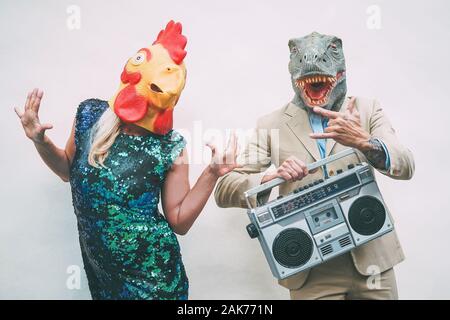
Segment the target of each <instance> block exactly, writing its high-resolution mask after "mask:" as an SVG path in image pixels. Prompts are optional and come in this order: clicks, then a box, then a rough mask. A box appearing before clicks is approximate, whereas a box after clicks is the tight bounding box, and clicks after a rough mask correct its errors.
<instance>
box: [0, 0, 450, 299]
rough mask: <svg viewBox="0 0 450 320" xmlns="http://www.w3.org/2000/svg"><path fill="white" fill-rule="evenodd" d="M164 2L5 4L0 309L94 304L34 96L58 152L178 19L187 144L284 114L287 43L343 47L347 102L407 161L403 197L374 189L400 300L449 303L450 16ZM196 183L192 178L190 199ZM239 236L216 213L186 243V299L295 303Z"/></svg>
mask: <svg viewBox="0 0 450 320" xmlns="http://www.w3.org/2000/svg"><path fill="white" fill-rule="evenodd" d="M170 2H171V3H172V4H169V1H131V0H130V1H81V0H74V1H65V0H64V1H44V0H42V1H5V0H1V1H0V70H1V71H0V74H1V77H0V92H1V97H2V99H1V108H0V123H1V125H0V147H1V148H0V150H1V166H0V168H1V169H0V170H1V171H0V172H1V175H0V177H1V184H0V197H1V207H0V208H1V209H0V212H1V216H0V298H3V299H10V298H19V299H23V298H32V299H34V298H45V299H47V298H49V299H56V298H62V299H85V298H89V297H90V296H89V291H88V289H87V283H86V280H85V278H83V279H82V283H81V289H79V290H69V289H67V287H66V279H67V276H68V274H67V273H66V269H67V267H68V266H69V265H80V266H81V265H82V264H81V257H80V252H79V246H78V242H77V241H78V240H77V230H76V221H75V217H74V214H73V209H72V205H71V196H70V188H69V185H68V184H64V183H63V182H62V181H60V180H59V178H57V177H55V176H54V175H53V174H52V173H51V172H50V171H49V170H48V169H47V168H46V167H45V165H44V164H43V163H42V162H41V161H40V159H39V157H38V155H37V153H36V152H35V150H34V148H33V145H32V144H31V142H29V141H27V140H26V138H25V137H24V135H23V132H22V128H21V126H20V123H19V122H18V119H16V116H15V114H14V112H13V109H12V108H13V106H17V105H19V106H21V105H22V104H23V102H24V99H25V95H26V93H27V90H29V89H31V88H33V87H35V86H39V87H41V88H43V89H44V90H45V98H44V100H43V103H42V107H41V109H42V112H41V118H42V120H43V121H45V122H51V123H53V124H54V129H53V130H51V131H49V136H50V137H51V138H52V139H53V140H54V141H55V143H57V144H58V145H60V146H63V144H64V143H65V141H66V139H67V137H68V134H69V130H70V127H71V124H72V121H73V117H74V114H75V110H76V107H77V105H78V103H79V102H80V101H82V100H84V99H86V98H90V97H98V98H105V99H108V98H109V97H110V95H111V94H112V93H113V92H114V91H115V90H116V87H117V85H118V80H119V74H120V71H121V69H122V67H123V64H124V63H125V60H126V59H127V58H128V57H129V56H130V55H132V54H133V53H134V52H135V50H137V49H138V48H140V47H142V46H144V45H147V44H148V43H149V42H151V41H153V39H154V37H155V36H156V34H157V31H159V30H160V28H161V27H163V25H164V24H165V23H166V22H167V21H168V20H169V19H171V18H173V19H176V20H180V21H182V22H183V24H184V30H185V34H186V35H187V36H188V38H189V42H188V57H187V58H186V64H187V67H188V70H189V72H188V81H187V86H186V89H185V91H184V94H183V96H182V99H181V100H180V103H179V105H178V106H177V108H176V111H175V126H176V127H177V128H185V129H186V130H192V128H193V126H194V123H195V121H199V120H201V121H202V125H203V127H204V128H205V129H208V128H209V129H220V130H221V131H224V130H225V129H227V128H246V129H248V128H252V127H253V126H254V124H255V121H256V116H259V115H262V114H265V113H268V112H270V111H271V110H273V109H275V108H279V107H281V106H282V105H283V104H284V103H286V102H287V101H289V99H290V98H291V95H292V89H291V87H290V81H289V75H288V72H287V62H288V48H287V41H288V39H289V38H290V37H295V36H300V35H304V34H306V33H309V32H311V31H313V30H316V31H319V32H322V33H332V34H336V35H338V36H340V37H341V38H342V39H343V40H344V47H345V52H346V56H347V75H348V87H349V94H353V95H361V96H366V97H376V98H377V99H379V100H380V101H381V102H382V104H383V106H384V107H385V110H386V113H387V114H388V115H389V116H390V118H391V120H392V122H393V123H394V126H395V128H396V129H397V132H398V135H399V137H400V139H401V140H402V141H403V142H404V143H405V144H406V145H408V146H409V147H410V148H411V150H412V151H413V152H414V154H415V157H416V166H417V169H416V175H415V177H414V179H413V180H412V181H406V182H404V181H394V180H389V179H387V178H385V177H380V179H379V182H380V185H381V189H382V191H383V194H384V196H385V198H386V200H387V202H388V203H389V206H390V208H391V211H392V212H393V213H394V215H395V218H396V222H397V229H398V233H399V235H400V238H401V240H402V243H403V246H404V249H405V252H406V255H407V260H406V261H405V262H403V263H402V264H401V265H399V266H398V268H397V275H398V284H399V291H400V297H401V298H404V299H406V298H413V299H420V298H424V299H431V298H438V299H441V298H447V299H448V298H450V290H449V289H450V274H449V273H448V270H449V269H450V259H449V257H448V255H447V252H448V240H447V237H446V236H447V230H448V228H449V227H450V217H449V213H450V197H449V191H448V187H447V182H448V181H449V178H450V176H449V171H448V169H447V164H446V162H447V161H446V160H447V159H448V157H449V156H450V148H449V145H450V144H449V142H450V141H449V136H450V135H449V134H448V128H449V125H448V117H449V115H450V111H449V106H448V101H449V99H448V98H449V91H448V87H449V80H448V77H449V73H448V72H449V69H450V68H449V66H450V63H449V59H448V56H449V55H448V52H449V50H450V41H449V39H448V30H450V25H449V24H450V22H449V21H450V19H449V18H450V17H449V14H448V12H449V10H450V4H449V2H448V1H443V0H442V1H437V0H436V1H387V0H386V1H381V0H378V1H377V0H373V1H367V0H364V1H356V0H355V1H340V2H337V1H331V0H329V1H325V0H324V1H320V2H314V1H283V0H279V1H238V0H236V1H235V0H229V1H170ZM71 4H74V5H77V6H79V8H80V9H81V28H80V29H79V30H69V29H68V28H67V26H66V20H67V17H68V14H67V13H66V9H67V7H68V6H69V5H71ZM370 5H378V8H379V9H380V10H381V16H380V17H381V25H380V27H381V28H380V29H371V28H369V27H368V26H367V22H368V19H369V22H370V21H371V20H370V17H371V15H372V13H370V12H369V14H368V13H367V11H366V10H368V8H369V11H370V7H369V6H370ZM369 26H370V23H369ZM219 115H220V116H219ZM190 145H191V146H192V148H193V149H197V150H200V148H202V142H201V140H199V141H191V142H190ZM203 167H204V164H194V165H193V166H192V169H191V181H192V183H193V182H194V181H195V179H196V178H197V176H198V175H199V174H200V172H201V170H202V168H203ZM246 224H247V217H246V216H245V214H244V210H239V209H227V210H223V209H218V208H217V207H216V205H215V203H214V201H213V199H210V201H209V202H208V204H207V206H206V208H205V210H204V212H203V213H202V215H201V216H200V218H199V220H198V221H197V223H196V224H195V226H194V228H193V229H192V230H191V232H190V233H189V234H188V235H187V236H184V237H182V238H180V240H181V245H182V252H183V255H184V260H185V264H186V267H187V271H188V274H189V277H190V280H191V298H194V299H195V298H197V299H202V298H212V299H226V298H237V299H240V298H257V299H262V298H275V299H285V298H288V293H287V291H286V290H284V289H282V288H281V287H278V286H277V284H276V282H275V280H274V279H273V278H272V276H271V274H270V272H269V270H268V267H267V265H266V262H265V260H264V258H263V256H262V253H261V251H260V248H259V246H258V244H257V241H251V240H250V239H249V238H248V236H247V235H246V232H245V229H244V227H245V225H246ZM441 255H442V256H441Z"/></svg>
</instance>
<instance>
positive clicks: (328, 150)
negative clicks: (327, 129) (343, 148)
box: [326, 97, 350, 157]
mask: <svg viewBox="0 0 450 320" xmlns="http://www.w3.org/2000/svg"><path fill="white" fill-rule="evenodd" d="M349 101H350V97H345V99H344V102H343V103H342V106H341V108H340V109H339V112H344V111H345V110H347V107H348V102H349ZM335 145H336V141H335V140H333V139H327V144H326V157H328V156H329V155H330V154H331V151H333V148H334V146H335Z"/></svg>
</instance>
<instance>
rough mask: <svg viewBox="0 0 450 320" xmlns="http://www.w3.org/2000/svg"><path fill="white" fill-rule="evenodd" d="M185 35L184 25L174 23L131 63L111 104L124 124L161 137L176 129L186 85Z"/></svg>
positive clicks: (124, 72)
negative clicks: (177, 111)
mask: <svg viewBox="0 0 450 320" xmlns="http://www.w3.org/2000/svg"><path fill="white" fill-rule="evenodd" d="M181 31H182V27H181V23H179V22H178V23H175V22H174V21H170V22H169V23H168V24H167V26H166V28H165V29H164V30H161V32H160V33H159V34H158V37H157V38H156V41H155V42H153V44H152V45H151V46H150V47H147V48H142V49H140V50H139V51H138V52H137V53H136V54H135V55H134V56H133V57H132V58H130V59H129V60H128V61H127V63H126V65H125V67H124V69H123V71H122V74H121V76H120V81H121V83H120V86H119V90H118V92H117V93H116V94H115V95H114V96H113V97H112V99H111V100H109V102H108V103H109V106H110V107H111V108H112V109H113V111H114V112H115V114H116V115H117V116H118V117H119V118H120V119H121V120H122V121H123V122H125V123H134V124H136V125H138V126H140V127H143V128H145V129H147V130H149V131H151V132H153V133H156V134H160V135H163V134H166V133H168V132H169V131H170V130H171V129H172V125H173V108H174V107H175V105H176V104H177V102H178V99H179V98H180V95H181V91H182V90H183V88H184V85H185V81H186V67H185V65H184V63H183V59H184V57H185V56H186V51H185V50H184V48H185V47H186V43H187V39H186V37H185V36H184V35H182V34H181Z"/></svg>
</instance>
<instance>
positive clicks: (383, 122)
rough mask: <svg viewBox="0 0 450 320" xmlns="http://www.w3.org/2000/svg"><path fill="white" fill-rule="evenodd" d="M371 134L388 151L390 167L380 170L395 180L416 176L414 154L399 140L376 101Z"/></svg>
mask: <svg viewBox="0 0 450 320" xmlns="http://www.w3.org/2000/svg"><path fill="white" fill-rule="evenodd" d="M369 126H370V134H371V135H372V137H373V138H376V139H379V140H380V141H381V142H382V143H383V144H384V147H385V148H386V149H387V153H388V157H389V164H390V165H389V167H388V169H387V170H379V171H380V172H381V173H382V174H384V175H386V176H389V177H391V178H394V179H399V180H408V179H411V178H412V176H413V175H414V167H415V165H414V157H413V155H412V152H411V151H410V150H409V149H408V148H406V147H405V146H403V145H402V144H401V143H400V141H399V140H398V138H397V136H396V134H395V130H394V128H393V127H392V125H391V122H390V121H389V119H388V118H387V117H386V115H385V114H384V112H383V109H382V108H381V106H380V104H379V102H378V101H374V103H373V110H372V115H371V117H370V121H369Z"/></svg>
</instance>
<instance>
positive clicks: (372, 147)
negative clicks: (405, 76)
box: [215, 32, 414, 299]
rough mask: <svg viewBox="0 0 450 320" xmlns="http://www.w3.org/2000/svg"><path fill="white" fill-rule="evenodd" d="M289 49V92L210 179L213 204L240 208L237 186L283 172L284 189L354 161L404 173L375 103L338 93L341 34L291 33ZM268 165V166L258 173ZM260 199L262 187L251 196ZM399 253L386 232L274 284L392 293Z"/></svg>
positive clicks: (407, 173) (322, 294)
mask: <svg viewBox="0 0 450 320" xmlns="http://www.w3.org/2000/svg"><path fill="white" fill-rule="evenodd" d="M289 49H290V62H289V72H290V74H291V80H292V86H293V88H294V92H295V96H294V98H293V100H292V101H291V102H290V103H288V104H287V105H286V106H284V107H283V108H281V109H279V110H276V111H274V112H272V113H271V114H269V115H266V116H264V117H262V118H261V119H259V120H258V123H257V130H256V132H255V135H254V136H253V137H252V138H251V140H250V142H249V143H248V145H247V147H246V149H245V152H244V158H245V159H246V161H245V162H246V163H245V165H244V166H243V167H242V168H239V169H235V170H234V171H232V172H230V173H228V174H227V175H225V176H224V177H222V179H221V180H220V181H219V183H218V185H217V188H216V191H215V198H216V202H217V204H218V205H219V206H220V207H247V206H246V202H245V198H244V191H246V190H248V189H250V188H253V187H255V186H257V185H259V184H261V183H264V182H267V181H269V180H271V179H274V178H276V177H282V178H284V179H285V180H286V181H287V182H286V183H284V184H282V185H281V186H280V188H279V192H280V194H282V195H284V194H288V193H290V192H292V191H293V190H294V189H296V188H298V187H300V186H302V185H305V184H309V183H311V182H312V181H314V180H317V179H321V178H327V177H329V176H332V175H334V174H336V172H337V171H338V170H339V169H344V170H345V169H346V168H347V166H348V165H349V164H354V163H358V162H361V161H365V162H368V163H369V164H370V165H371V166H372V167H373V168H375V169H376V170H378V171H379V172H381V173H382V174H384V175H386V176H389V177H391V178H393V179H404V180H406V179H410V178H411V177H412V175H413V173H414V160H413V156H412V154H411V152H410V151H409V150H408V149H407V148H405V147H404V146H402V145H401V144H400V142H399V141H398V140H397V137H396V136H395V131H394V129H393V128H392V126H391V124H390V122H389V120H388V119H387V117H386V116H385V115H384V113H383V111H382V108H381V107H380V105H379V103H378V102H377V101H375V100H370V99H363V98H359V97H358V98H355V97H347V96H346V92H347V87H346V73H345V72H346V69H345V59H344V54H343V49H342V41H341V40H340V39H338V38H337V37H335V36H328V35H321V34H318V33H316V32H314V33H312V34H310V35H307V36H305V37H302V38H296V39H291V40H290V41H289ZM274 132H276V133H277V135H275V134H274ZM348 147H352V148H354V149H355V150H357V151H358V152H357V154H358V155H354V156H351V157H346V158H342V159H341V160H338V161H335V162H333V163H331V164H329V165H327V166H324V167H322V168H321V169H320V170H316V171H315V172H308V170H307V168H306V163H312V162H315V161H317V160H320V159H321V158H325V157H327V156H329V155H331V154H334V153H337V152H339V151H342V150H344V149H346V148H348ZM271 164H273V165H275V167H277V169H276V171H274V172H264V171H266V169H267V168H269V166H270V165H271ZM267 199H268V195H267V194H266V195H262V196H261V198H259V200H260V201H265V200H267ZM403 259H404V255H403V251H402V248H401V246H400V243H399V240H398V238H397V235H396V233H395V232H390V233H387V234H386V235H384V236H382V237H380V238H378V239H375V240H373V241H371V242H368V243H367V244H364V245H362V246H360V247H358V248H355V249H354V250H352V251H351V252H350V253H346V254H343V255H341V256H338V257H336V258H333V259H331V260H329V261H327V262H325V263H323V264H321V265H319V266H317V267H314V268H312V269H310V270H308V271H304V272H300V273H298V274H295V275H293V276H291V277H289V278H287V279H284V280H281V281H280V282H279V283H280V284H281V285H282V286H284V287H286V288H288V289H289V290H290V295H291V298H292V299H397V298H398V295H397V286H396V281H395V274H394V270H393V267H394V266H395V265H396V264H397V263H399V262H401V261H402V260H403ZM374 271H375V272H378V273H379V274H378V275H376V276H377V277H378V280H377V281H376V285H368V283H370V282H371V281H370V280H371V279H372V278H373V273H374ZM370 276H372V278H369V277H370Z"/></svg>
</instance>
